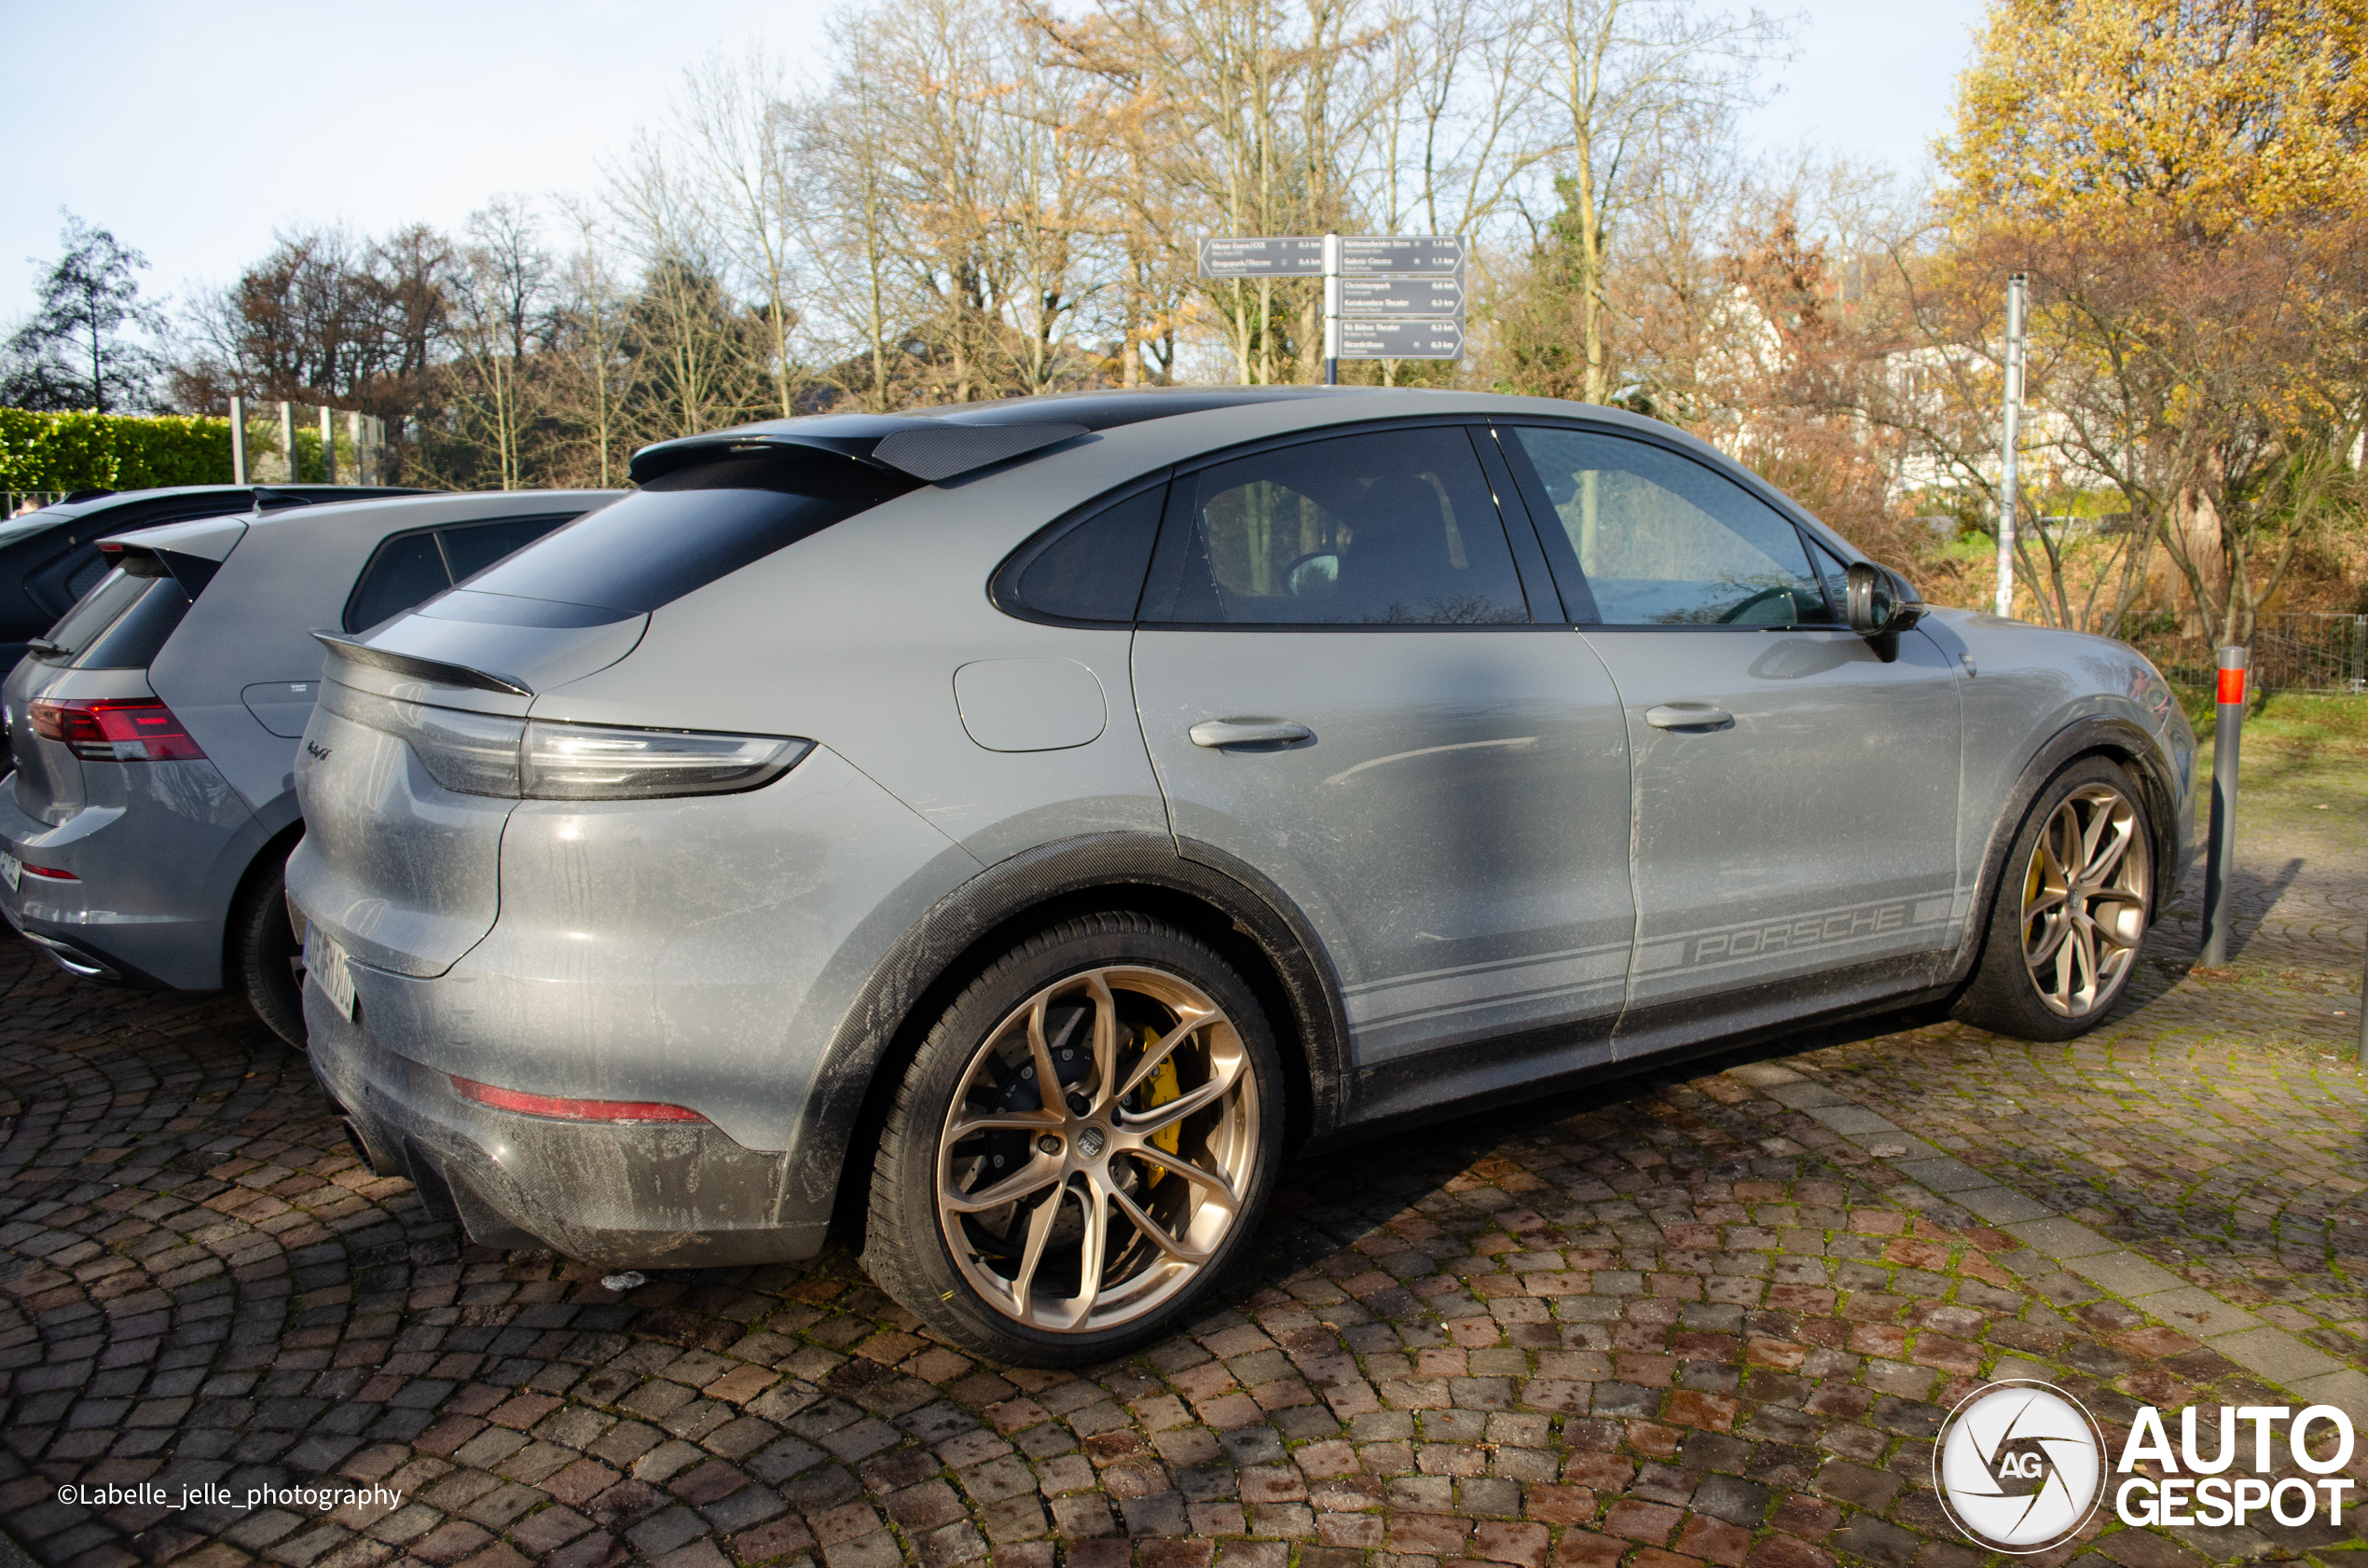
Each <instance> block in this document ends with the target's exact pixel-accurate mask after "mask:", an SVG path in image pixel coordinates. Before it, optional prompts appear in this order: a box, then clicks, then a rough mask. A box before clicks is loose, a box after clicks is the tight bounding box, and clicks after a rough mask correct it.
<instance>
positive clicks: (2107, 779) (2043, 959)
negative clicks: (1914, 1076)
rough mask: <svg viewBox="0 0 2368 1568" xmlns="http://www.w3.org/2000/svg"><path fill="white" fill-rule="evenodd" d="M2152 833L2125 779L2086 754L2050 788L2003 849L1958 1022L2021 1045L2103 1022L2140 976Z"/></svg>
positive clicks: (2151, 886) (2150, 892) (2151, 881)
mask: <svg viewBox="0 0 2368 1568" xmlns="http://www.w3.org/2000/svg"><path fill="white" fill-rule="evenodd" d="M2154 892H2155V883H2154V836H2153V827H2152V824H2151V823H2150V822H2149V821H2148V820H2147V817H2146V807H2145V804H2144V801H2143V799H2142V798H2141V795H2140V794H2139V791H2138V789H2137V787H2136V785H2135V784H2133V783H2132V782H2131V780H2130V777H2129V775H2128V774H2127V773H2126V772H2124V771H2123V770H2122V769H2121V768H2120V767H2119V766H2117V765H2116V764H2114V763H2110V762H2107V761H2106V760H2105V759H2103V758H2101V757H2086V758H2083V759H2082V760H2081V761H2079V762H2076V763H2072V765H2071V766H2070V767H2067V768H2066V769H2064V771H2063V772H2061V773H2059V774H2058V775H2057V776H2056V777H2054V778H2053V779H2051V780H2049V782H2048V785H2047V787H2046V789H2044V790H2043V791H2040V795H2039V799H2038V800H2037V802H2035V803H2034V804H2033V805H2032V807H2031V814H2030V816H2029V817H2027V818H2025V819H2024V821H2023V827H2022V831H2021V832H2019V833H2017V835H2016V837H2015V843H2014V846H2013V848H2011V849H2010V850H2008V851H2007V856H2006V865H2005V869H2004V872H2003V874H2002V875H2001V876H2000V878H1999V884H1998V890H1997V891H1996V892H1995V893H1994V894H1992V895H1991V901H1990V916H1989V933H1988V940H1987V941H1986V942H1984V944H1983V948H1982V956H1981V962H1980V964H1979V966H1978V967H1977V968H1976V970H1975V971H1974V977H1973V979H1972V980H1971V981H1970V982H1969V983H1967V985H1966V987H1965V989H1964V991H1963V993H1962V995H1961V996H1960V997H1958V1001H1957V1007H1956V1013H1957V1016H1958V1017H1960V1018H1962V1019H1963V1020H1964V1021H1965V1022H1967V1023H1969V1024H1974V1025H1979V1026H1980V1027H1982V1028H1985V1029H1989V1030H1993V1031H1995V1032H1996V1033H1999V1034H2002V1035H2013V1036H2016V1037H2017V1038H2022V1039H2037V1040H2058V1039H2070V1038H2072V1037H2073V1036H2074V1035H2079V1034H2085V1033H2086V1032H2087V1031H2088V1030H2090V1029H2092V1028H2095V1027H2096V1026H2097V1025H2098V1024H2100V1022H2102V1021H2103V1019H2104V1016H2105V1014H2106V1013H2107V1012H2108V1011H2111V1010H2112V1008H2113V1003H2114V1002H2115V1001H2116V1000H2118V999H2119V997H2120V996H2121V994H2122V992H2123V991H2124V990H2125V989H2126V988H2127V986H2128V983H2129V977H2130V976H2131V974H2133V973H2135V972H2136V970H2137V968H2138V952H2139V948H2140V946H2141V943H2143V942H2144V941H2145V940H2146V920H2147V915H2148V912H2149V911H2150V910H2151V908H2152V907H2153V905H2152V901H2153V898H2154Z"/></svg>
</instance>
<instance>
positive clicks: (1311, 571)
mask: <svg viewBox="0 0 2368 1568" xmlns="http://www.w3.org/2000/svg"><path fill="white" fill-rule="evenodd" d="M1340 581H1341V558H1340V557H1338V556H1336V555H1334V554H1332V553H1331V552H1330V551H1329V550H1327V551H1321V552H1318V553H1317V554H1315V555H1313V556H1301V557H1300V558H1299V559H1297V560H1295V561H1293V562H1292V563H1291V565H1290V570H1289V571H1286V572H1285V573H1284V574H1283V585H1284V586H1285V587H1286V588H1287V589H1289V590H1290V595H1291V597H1292V598H1322V597H1323V596H1324V595H1326V594H1329V593H1330V592H1331V591H1332V590H1333V589H1334V588H1336V587H1338V586H1339V585H1340Z"/></svg>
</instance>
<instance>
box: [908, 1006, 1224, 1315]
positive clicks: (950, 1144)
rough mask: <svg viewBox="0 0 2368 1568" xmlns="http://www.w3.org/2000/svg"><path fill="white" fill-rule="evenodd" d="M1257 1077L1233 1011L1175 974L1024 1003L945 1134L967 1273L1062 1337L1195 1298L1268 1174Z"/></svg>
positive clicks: (950, 1211) (989, 1050)
mask: <svg viewBox="0 0 2368 1568" xmlns="http://www.w3.org/2000/svg"><path fill="white" fill-rule="evenodd" d="M1249 1066H1250V1062H1249V1053H1248V1052H1247V1051H1246V1049H1245V1046H1244V1043H1243V1040H1242V1037H1241V1035H1240V1034H1239V1032H1238V1031H1237V1030H1236V1029H1235V1027H1234V1025H1233V1024H1232V1022H1231V1021H1230V1020H1229V1019H1228V1018H1227V1017H1226V1016H1225V1013H1224V1011H1223V1010H1222V1009H1220V1008H1219V1007H1218V1004H1217V1003H1216V1002H1215V1001H1213V1000H1211V999H1210V997H1208V996H1207V995H1206V994H1205V992H1203V991H1202V990H1201V989H1200V988H1199V987H1198V986H1196V985H1194V984H1192V983H1191V982H1189V981H1186V980H1184V979H1182V978H1181V977H1179V976H1177V975H1174V974H1170V973H1166V972H1163V971H1161V970H1152V969H1145V968H1137V967H1134V966H1129V965H1114V966H1109V967H1106V968H1100V969H1094V970H1087V971H1085V972H1084V973H1081V974H1077V975H1072V976H1070V977H1068V978H1067V979H1064V980H1060V981H1056V982H1055V983H1053V984H1051V985H1048V986H1046V987H1044V989H1042V990H1040V991H1039V992H1037V993H1036V994H1035V995H1034V996H1032V997H1029V998H1028V999H1027V1000H1026V1002H1024V1003H1022V1004H1021V1005H1020V1006H1018V1007H1017V1008H1014V1009H1013V1010H1012V1011H1011V1012H1010V1013H1009V1014H1008V1015H1007V1016H1006V1017H1005V1018H1004V1019H1003V1021H1002V1022H1001V1023H1000V1024H998V1025H997V1026H996V1027H995V1028H994V1029H993V1030H992V1031H990V1032H989V1033H988V1035H987V1037H986V1039H985V1041H984V1043H983V1044H982V1045H980V1046H979V1048H978V1049H977V1051H976V1052H974V1053H973V1054H972V1055H971V1060H970V1063H969V1065H968V1066H966V1067H965V1068H964V1069H963V1073H962V1077H961V1080H960V1081H959V1083H958V1084H957V1087H956V1090H955V1093H954V1096H953V1103H952V1105H951V1107H949V1109H948V1110H947V1112H946V1116H945V1121H944V1123H943V1127H942V1128H941V1129H940V1131H939V1135H938V1149H937V1179H936V1188H937V1213H938V1223H939V1226H940V1229H941V1231H943V1236H944V1239H945V1244H946V1247H947V1250H948V1251H949V1252H950V1253H951V1254H952V1257H953V1259H954V1262H955V1265H956V1267H957V1268H958V1269H959V1270H960V1272H961V1273H962V1276H963V1278H964V1279H965V1280H966V1281H967V1282H968V1283H969V1284H970V1286H971V1288H972V1289H973V1290H975V1291H976V1292H977V1293H978V1295H979V1297H980V1298H981V1299H982V1300H984V1302H985V1303H986V1304H987V1305H989V1306H991V1307H992V1308H994V1309H995V1310H996V1311H998V1312H999V1313H1001V1314H1003V1315H1004V1316H1006V1317H1009V1318H1011V1319H1012V1320H1013V1321H1015V1322H1018V1323H1021V1324H1025V1325H1026V1326H1027V1327H1031V1328H1035V1329H1039V1330H1042V1331H1047V1332H1052V1333H1060V1334H1083V1333H1092V1332H1095V1331H1099V1330H1104V1329H1111V1328H1118V1327H1123V1326H1124V1325H1127V1324H1129V1323H1133V1322H1135V1321H1136V1320H1138V1319H1140V1318H1142V1317H1143V1316H1144V1315H1145V1314H1150V1313H1153V1312H1156V1311H1157V1310H1158V1309H1159V1308H1160V1306H1161V1305H1162V1303H1163V1302H1165V1301H1167V1300H1170V1299H1171V1298H1173V1297H1175V1296H1176V1295H1177V1293H1178V1292H1180V1291H1182V1290H1184V1289H1186V1288H1188V1287H1189V1286H1191V1284H1192V1283H1193V1281H1194V1280H1195V1279H1196V1278H1197V1277H1198V1276H1199V1275H1200V1273H1201V1271H1202V1270H1203V1269H1204V1268H1205V1267H1206V1266H1207V1265H1208V1264H1209V1262H1210V1260H1211V1259H1214V1258H1215V1257H1216V1256H1217V1254H1218V1250H1219V1248H1220V1247H1221V1245H1223V1243H1224V1242H1225V1240H1226V1238H1227V1236H1228V1235H1229V1234H1231V1233H1232V1230H1233V1228H1234V1226H1235V1225H1236V1224H1237V1223H1239V1221H1240V1219H1241V1216H1242V1206H1243V1202H1244V1193H1245V1191H1246V1188H1247V1185H1248V1182H1249V1180H1250V1177H1251V1175H1252V1172H1253V1169H1254V1167H1255V1165H1256V1162H1257V1156H1258V1151H1259V1148H1260V1121H1259V1119H1260V1115H1261V1114H1262V1111H1263V1107H1261V1106H1260V1104H1259V1093H1258V1078H1257V1075H1256V1074H1255V1073H1253V1072H1251V1071H1250V1070H1249ZM1048 1083H1049V1084H1053V1085H1055V1086H1056V1092H1055V1093H1053V1095H1052V1096H1051V1097H1050V1099H1049V1101H1048V1099H1047V1097H1046V1096H1045V1094H1044V1093H1043V1091H1042V1086H1043V1085H1045V1084H1048Z"/></svg>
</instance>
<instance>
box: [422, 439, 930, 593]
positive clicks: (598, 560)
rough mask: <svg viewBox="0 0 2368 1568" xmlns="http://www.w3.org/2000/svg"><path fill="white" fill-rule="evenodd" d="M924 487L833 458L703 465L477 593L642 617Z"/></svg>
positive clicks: (548, 539)
mask: <svg viewBox="0 0 2368 1568" xmlns="http://www.w3.org/2000/svg"><path fill="white" fill-rule="evenodd" d="M917 483H918V481H916V480H914V479H909V478H906V477H905V476H903V475H898V474H888V473H885V472H882V471H881V470H878V469H874V468H871V467H868V466H866V465H864V464H861V463H858V462H855V461H851V460H848V459H846V458H840V457H836V456H833V455H829V454H823V453H812V454H804V453H801V454H797V455H794V456H790V455H775V454H758V455H753V456H749V457H733V458H727V459H724V460H723V461H718V462H709V463H700V464H698V465H697V466H695V467H692V468H685V469H681V470H678V471H677V472H675V473H672V474H667V475H660V476H659V477H657V478H655V479H653V480H651V481H650V482H649V483H648V484H647V485H645V486H643V487H642V488H640V489H639V490H636V491H634V492H633V493H632V494H631V495H628V496H626V497H624V498H623V499H622V500H618V501H614V502H610V503H609V504H608V505H606V506H603V507H601V508H600V509H599V511H597V512H591V513H587V514H585V516H582V517H579V518H577V519H576V520H575V521H574V522H572V523H570V524H569V525H568V526H567V527H565V528H563V529H560V530H557V531H556V532H553V533H550V534H547V535H545V536H544V538H542V539H541V540H538V541H537V542H536V543H532V544H530V545H528V546H527V547H526V548H525V549H523V550H521V551H519V552H518V553H517V554H516V555H515V556H512V557H509V558H508V559H507V560H504V561H502V562H501V563H499V564H497V565H496V566H494V567H492V568H491V569H490V570H489V571H485V572H483V573H481V574H480V575H478V576H476V577H474V578H471V579H470V580H469V583H468V587H469V588H471V589H473V590H475V591H476V592H478V593H488V594H509V595H515V596H516V597H517V598H540V599H558V600H560V601H562V602H565V603H569V604H583V605H594V606H599V607H601V608H604V609H609V610H614V611H618V612H622V613H624V614H628V615H638V614H640V613H641V612H644V611H649V610H655V609H656V608H657V607H658V606H660V605H662V604H667V603H670V602H671V601H673V600H675V599H678V598H681V597H682V596H683V595H684V594H687V593H690V592H693V591H694V590H695V589H698V588H703V587H705V586H706V585H709V583H712V582H714V581H716V580H717V579H718V578H721V577H725V576H729V575H730V574H731V573H733V572H735V571H738V570H739V569H740V568H742V567H744V566H746V565H748V564H749V563H750V562H751V561H754V560H758V559H761V558H763V557H766V556H769V555H771V554H772V553H773V552H774V551H776V550H780V549H785V548H787V547H788V546H790V545H792V544H794V543H797V542H798V541H799V540H801V539H805V538H808V537H810V536H812V535H814V534H817V533H819V532H821V531H822V530H824V529H826V528H829V527H830V526H831V525H833V523H839V522H844V521H846V520H847V518H849V517H852V516H856V515H857V514H858V513H860V512H868V511H870V510H871V509H872V508H873V507H874V506H877V505H879V504H880V503H881V502H885V501H889V500H893V499H894V498H895V497H897V496H900V495H902V494H903V493H904V492H905V491H907V490H910V489H913V488H916V485H917Z"/></svg>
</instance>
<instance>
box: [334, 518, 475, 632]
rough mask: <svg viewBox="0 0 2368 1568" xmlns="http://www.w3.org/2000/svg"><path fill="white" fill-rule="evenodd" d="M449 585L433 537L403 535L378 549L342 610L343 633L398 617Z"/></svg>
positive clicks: (450, 583) (439, 552)
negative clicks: (343, 614) (343, 610)
mask: <svg viewBox="0 0 2368 1568" xmlns="http://www.w3.org/2000/svg"><path fill="white" fill-rule="evenodd" d="M451 585H452V579H451V578H450V577H448V576H447V575H446V574H445V570H444V556H443V553H442V552H441V551H439V550H438V549H437V548H436V543H435V535H434V534H432V533H410V534H405V535H404V536H403V537H401V538H399V539H390V540H388V541H387V542H386V543H383V544H381V545H379V550H378V554H376V555H374V556H372V557H370V564H369V565H368V566H366V567H365V568H364V569H363V571H362V580H361V581H360V582H359V583H357V584H355V585H354V587H353V598H351V599H350V600H349V601H347V604H346V608H345V629H346V630H348V631H360V630H361V629H362V628H363V627H365V626H377V625H378V624H379V622H380V621H383V620H385V619H387V618H388V617H389V616H391V615H400V614H402V613H403V612H405V611H406V610H409V609H411V608H412V607H414V606H415V605H419V604H421V603H423V602H425V601H426V600H428V599H430V598H434V597H435V596H436V595H437V594H440V593H442V592H444V590H445V589H447V588H448V587H450V586H451Z"/></svg>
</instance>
